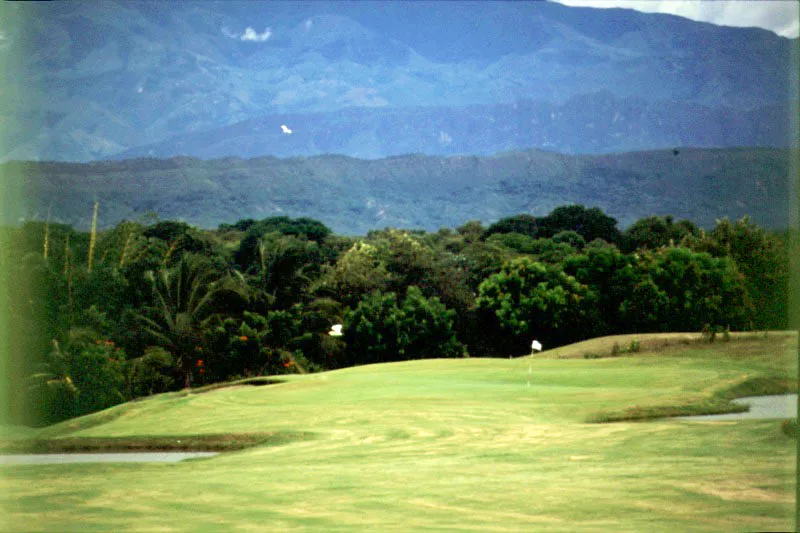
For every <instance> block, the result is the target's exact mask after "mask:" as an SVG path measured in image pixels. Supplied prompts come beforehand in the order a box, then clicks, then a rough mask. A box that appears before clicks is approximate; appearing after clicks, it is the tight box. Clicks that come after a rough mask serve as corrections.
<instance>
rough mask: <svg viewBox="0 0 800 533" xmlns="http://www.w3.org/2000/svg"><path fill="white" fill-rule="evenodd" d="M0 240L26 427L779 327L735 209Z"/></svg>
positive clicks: (779, 253)
mask: <svg viewBox="0 0 800 533" xmlns="http://www.w3.org/2000/svg"><path fill="white" fill-rule="evenodd" d="M2 236H3V241H4V242H5V243H6V245H5V246H4V253H3V254H2V255H1V256H0V259H1V260H2V261H3V263H4V264H3V265H0V272H2V273H3V276H4V277H5V279H3V282H4V283H3V286H4V287H6V288H7V290H6V294H5V295H4V298H5V302H3V303H4V306H5V309H6V311H7V312H6V316H5V318H6V319H7V322H8V324H7V326H8V331H9V333H10V335H9V339H8V343H9V344H8V346H9V347H10V348H11V349H10V350H9V353H10V357H9V358H8V360H7V361H5V364H6V365H7V367H6V369H5V370H6V372H5V375H6V376H9V377H10V383H9V387H8V389H9V396H8V398H7V399H6V400H7V402H6V404H7V405H9V406H11V409H10V416H11V419H12V421H13V422H16V423H27V424H34V425H41V424H49V423H53V422H56V421H59V420H63V419H66V418H70V417H74V416H79V415H82V414H86V413H89V412H93V411H96V410H100V409H104V408H106V407H109V406H112V405H115V404H117V403H121V402H124V401H127V400H130V399H133V398H137V397H141V396H146V395H150V394H154V393H160V392H166V391H172V390H179V389H181V388H185V387H193V386H198V385H204V384H211V383H214V382H218V381H226V380H231V379H236V378H242V377H249V376H257V375H265V374H269V375H275V374H285V373H304V372H316V371H321V370H328V369H335V368H341V367H346V366H352V365H360V364H368V363H379V362H390V361H400V360H407V359H417V358H432V357H465V356H477V357H508V356H516V355H522V354H526V353H529V351H530V344H531V341H532V340H533V339H538V340H539V341H540V342H542V343H543V344H544V346H545V348H551V347H555V346H559V345H563V344H566V343H571V342H575V341H579V340H583V339H586V338H590V337H595V336H599V335H609V334H620V333H633V332H658V331H699V330H701V329H703V328H706V329H709V328H710V329H712V330H713V329H720V330H722V329H731V330H764V329H782V328H785V327H786V323H787V306H786V292H787V279H788V266H787V263H788V259H787V247H786V236H785V235H783V234H780V233H775V232H770V231H766V230H765V229H763V228H760V227H759V226H758V225H756V224H754V223H753V222H752V221H751V220H749V219H748V218H746V217H745V218H743V219H741V220H737V221H730V220H728V219H723V220H720V221H718V222H717V224H716V226H715V227H714V228H713V229H711V230H709V231H704V230H702V229H700V228H698V227H697V226H696V225H695V224H693V223H692V222H690V221H688V220H680V221H675V220H674V219H673V217H670V216H653V217H648V218H644V219H640V220H638V221H637V222H636V223H634V224H633V225H631V226H630V227H629V228H627V229H625V230H624V231H622V230H620V229H619V228H618V226H617V221H616V220H615V219H613V218H612V217H609V216H608V215H606V214H605V213H603V212H602V211H601V210H600V209H598V208H586V207H584V206H581V205H569V206H562V207H558V208H556V209H554V210H553V211H552V212H551V213H550V214H548V215H547V216H543V217H536V216H531V215H526V214H521V215H517V216H512V217H508V218H503V219H501V220H499V221H497V222H496V223H494V224H491V225H489V226H488V227H484V225H483V224H482V223H481V222H478V221H470V222H467V223H465V224H464V225H462V226H460V227H458V228H455V229H448V228H443V229H441V230H439V231H437V232H425V231H414V230H399V229H392V228H388V229H384V230H379V231H371V232H369V233H368V234H367V235H366V236H363V237H347V236H342V235H336V234H334V233H333V232H332V231H331V230H330V229H329V228H327V227H326V226H325V225H324V224H323V223H321V222H319V221H317V220H313V219H309V218H296V219H292V218H289V217H270V218H265V219H263V220H253V219H247V220H240V221H238V222H236V223H234V224H223V225H221V226H219V228H217V229H216V230H203V229H199V228H196V227H192V226H190V225H188V224H185V223H182V222H178V221H170V220H167V221H158V222H151V223H143V222H131V221H127V222H122V223H120V224H118V225H117V226H116V227H114V228H112V229H109V230H106V231H103V232H97V231H95V230H92V231H90V232H88V233H87V232H80V231H76V230H75V229H73V228H72V227H70V226H68V225H63V224H55V223H49V222H46V221H36V222H27V223H25V224H24V225H22V226H21V227H5V228H2ZM334 324H342V325H343V327H342V333H343V335H342V336H341V337H338V336H331V335H329V331H330V329H331V326H332V325H334Z"/></svg>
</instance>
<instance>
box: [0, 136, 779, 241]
mask: <svg viewBox="0 0 800 533" xmlns="http://www.w3.org/2000/svg"><path fill="white" fill-rule="evenodd" d="M0 174H1V175H3V176H5V179H4V180H3V181H2V182H0V194H3V195H6V196H7V197H11V195H12V194H14V192H15V191H17V192H19V191H21V192H23V193H24V198H25V199H26V201H25V202H22V203H19V204H16V203H14V204H11V203H8V202H7V205H6V209H5V210H4V211H3V213H2V219H1V220H0V222H2V223H13V224H16V223H18V222H19V221H21V220H23V219H32V218H36V219H44V218H45V217H46V216H47V213H48V211H49V212H50V217H51V220H53V221H59V222H65V223H70V224H72V225H74V226H76V227H79V228H83V229H87V228H88V227H89V224H90V221H91V214H92V205H93V203H94V201H95V200H97V201H99V203H100V224H101V226H103V227H108V226H111V225H114V224H116V223H117V222H119V221H121V220H123V219H128V220H136V219H141V218H142V217H143V216H145V215H147V214H148V213H149V212H155V213H157V214H158V216H160V217H161V218H162V219H178V220H185V221H187V222H189V223H191V224H194V225H198V226H201V227H216V226H217V225H219V224H220V223H233V222H235V221H236V220H239V219H243V218H255V219H260V218H265V217H268V216H274V215H288V216H292V217H299V216H306V217H311V218H315V219H317V220H320V221H322V222H324V223H325V224H327V225H328V226H329V227H331V228H332V229H333V230H334V231H336V232H338V233H342V234H350V235H363V234H365V233H366V232H367V231H369V230H372V229H379V228H384V227H400V228H420V229H426V230H430V231H434V230H437V229H439V228H441V227H449V228H455V227H458V226H460V225H461V224H463V223H465V222H467V221H469V220H481V221H483V222H484V223H490V222H493V221H496V220H497V219H499V218H502V217H505V216H510V215H514V214H519V213H530V214H534V215H545V214H547V213H549V212H550V211H551V210H552V209H553V208H554V207H557V206H559V205H565V204H571V203H579V204H584V205H586V206H598V207H600V208H602V209H603V210H604V211H605V212H606V213H608V214H610V215H612V216H614V217H616V218H617V219H618V220H619V221H620V225H621V227H625V226H627V225H629V224H630V223H632V222H633V221H635V220H636V219H638V218H641V217H645V216H649V215H654V214H662V215H665V214H671V215H674V216H676V217H677V218H688V219H690V220H692V221H694V222H695V223H697V224H699V225H700V226H702V227H711V226H713V225H714V221H715V219H718V218H722V217H726V216H727V217H730V218H738V217H741V216H743V215H745V214H747V215H750V216H751V217H752V218H753V220H754V221H755V222H757V223H758V224H760V225H763V226H766V227H769V228H774V229H782V228H786V227H787V225H788V214H789V208H790V199H791V195H790V194H788V193H789V191H790V153H789V150H785V149H773V148H761V149H752V148H750V149H686V148H684V149H676V150H662V151H647V152H634V153H626V154H614V155H566V154H559V153H554V152H544V151H539V150H527V151H515V152H507V153H503V154H498V155H495V156H491V157H477V156H450V157H440V156H427V155H407V156H400V157H390V158H385V159H379V160H360V159H354V158H350V157H345V156H317V157H298V158H289V159H278V158H274V157H261V158H255V159H239V158H225V159H216V160H210V161H203V160H200V159H196V158H186V157H178V158H171V159H133V160H124V161H103V162H94V163H88V164H82V163H52V162H51V163H46V162H42V163H38V162H9V163H3V164H0Z"/></svg>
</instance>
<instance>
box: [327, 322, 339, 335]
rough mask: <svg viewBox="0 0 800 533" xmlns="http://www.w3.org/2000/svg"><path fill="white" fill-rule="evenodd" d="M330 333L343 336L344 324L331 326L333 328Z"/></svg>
mask: <svg viewBox="0 0 800 533" xmlns="http://www.w3.org/2000/svg"><path fill="white" fill-rule="evenodd" d="M328 335H330V336H331V337H341V336H342V325H341V324H336V325H333V326H331V330H330V331H329V332H328Z"/></svg>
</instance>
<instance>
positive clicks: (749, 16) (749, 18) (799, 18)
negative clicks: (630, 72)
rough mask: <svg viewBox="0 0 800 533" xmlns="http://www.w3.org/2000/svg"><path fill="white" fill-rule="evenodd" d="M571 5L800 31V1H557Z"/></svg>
mask: <svg viewBox="0 0 800 533" xmlns="http://www.w3.org/2000/svg"><path fill="white" fill-rule="evenodd" d="M554 1H556V2H560V3H562V4H566V5H570V6H588V7H624V8H628V9H635V10H637V11H645V12H648V13H670V14H672V15H679V16H681V17H686V18H689V19H692V20H700V21H703V22H711V23H713V24H719V25H722V26H743V27H750V26H755V27H759V28H766V29H768V30H772V31H774V32H775V33H777V34H778V35H782V36H784V37H797V36H798V33H800V2H797V1H796V0H734V1H729V0H554Z"/></svg>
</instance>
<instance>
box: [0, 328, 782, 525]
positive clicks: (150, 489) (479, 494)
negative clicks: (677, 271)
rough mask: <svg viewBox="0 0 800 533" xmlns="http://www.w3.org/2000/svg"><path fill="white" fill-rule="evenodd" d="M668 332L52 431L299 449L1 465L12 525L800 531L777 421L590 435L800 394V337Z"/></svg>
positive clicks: (198, 399)
mask: <svg viewBox="0 0 800 533" xmlns="http://www.w3.org/2000/svg"><path fill="white" fill-rule="evenodd" d="M652 338H653V339H656V340H658V337H657V336H654V337H652ZM667 338H668V337H667V336H665V337H664V339H665V340H664V345H663V346H661V347H658V345H657V343H656V342H655V341H654V343H651V344H647V343H644V342H643V344H642V349H641V351H639V352H638V353H624V352H623V353H621V354H619V356H616V357H609V356H608V354H609V349H610V346H611V343H612V342H616V341H613V339H611V340H610V339H608V338H606V339H597V340H596V341H589V342H585V343H580V346H579V345H574V346H573V348H570V347H564V348H560V349H559V351H558V352H555V351H553V353H549V352H547V351H545V352H543V353H541V354H538V355H536V356H533V357H524V358H518V359H458V360H441V359H437V360H417V361H409V362H402V363H392V364H380V365H369V366H362V367H355V368H348V369H343V370H337V371H333V372H326V373H321V374H311V375H302V376H287V377H285V379H286V382H285V383H280V384H273V385H267V386H259V387H255V386H247V385H238V386H230V387H223V388H218V389H214V390H210V391H207V392H201V393H196V392H193V393H188V394H187V393H181V392H178V393H169V394H163V395H159V396H154V397H151V398H147V399H143V400H140V401H136V402H131V403H128V404H124V405H120V406H117V407H114V408H112V409H109V410H106V411H103V412H100V413H95V414H93V415H89V416H86V417H83V418H81V419H76V420H73V421H67V422H65V423H62V424H59V425H56V426H52V427H50V428H46V429H44V430H41V431H39V432H37V436H38V437H39V438H71V439H75V438H97V437H104V438H107V437H119V438H123V437H129V438H134V437H143V436H159V437H169V438H174V439H175V440H176V441H177V440H179V439H181V437H182V436H193V435H227V434H238V433H258V432H265V433H269V432H275V434H276V435H285V436H286V437H285V438H283V439H277V440H275V441H273V442H269V443H266V444H262V445H258V446H255V447H251V448H247V449H244V450H240V451H232V452H226V453H222V454H220V455H218V456H216V457H212V458H203V459H193V460H188V461H184V462H180V463H174V464H163V463H141V464H113V463H104V464H72V465H39V466H37V465H31V466H27V465H26V466H11V465H7V466H0V498H1V501H2V508H0V513H2V518H0V529H2V530H4V531H5V530H7V531H48V532H49V531H103V532H106V531H153V532H155V531H163V532H168V531H280V530H298V531H433V530H435V531H498V532H506V531H787V530H794V529H795V464H796V448H797V441H796V440H793V439H792V438H791V437H789V436H787V435H786V434H785V433H784V432H783V431H782V430H781V423H782V421H781V420H747V421H722V422H695V421H680V420H673V419H667V418H660V419H649V420H638V421H637V420H623V421H615V422H610V423H596V422H589V421H595V420H606V419H611V420H613V419H620V418H625V417H629V418H642V417H643V416H646V415H647V413H653V412H661V411H664V412H672V411H675V410H678V411H681V410H692V409H695V410H697V409H699V410H700V411H703V412H706V411H714V410H718V408H719V406H720V405H723V404H725V403H726V402H727V400H728V399H730V397H732V395H738V396H748V395H749V396H752V395H754V392H755V393H763V394H770V393H776V392H780V391H774V390H766V389H769V388H770V387H772V388H774V387H776V386H786V388H788V389H792V391H796V379H795V378H796V376H797V358H796V353H797V352H796V343H797V338H796V336H794V335H792V334H780V333H775V334H773V333H770V334H769V336H768V337H766V338H761V337H756V336H755V335H752V336H750V337H747V336H741V337H734V338H733V339H732V340H730V341H728V342H720V341H718V342H716V343H714V344H704V343H700V342H697V341H694V342H688V341H686V342H683V343H678V342H675V343H674V344H669V342H668V341H667V340H666V339H667ZM620 344H622V343H621V342H620ZM668 344H669V345H668ZM622 345H623V346H625V344H622ZM615 353H616V351H615ZM584 356H585V357H584ZM281 379H284V377H281ZM781 384H783V385H781ZM759 388H763V389H765V390H763V391H761V390H758V389H759ZM754 389H756V390H754ZM697 406H700V407H697ZM659 410H661V411H659ZM3 521H4V523H3Z"/></svg>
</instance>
